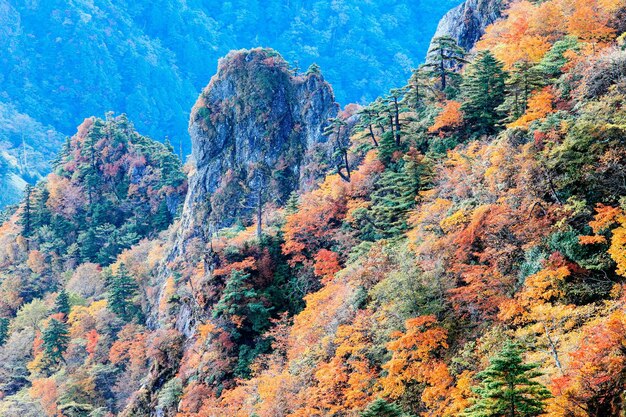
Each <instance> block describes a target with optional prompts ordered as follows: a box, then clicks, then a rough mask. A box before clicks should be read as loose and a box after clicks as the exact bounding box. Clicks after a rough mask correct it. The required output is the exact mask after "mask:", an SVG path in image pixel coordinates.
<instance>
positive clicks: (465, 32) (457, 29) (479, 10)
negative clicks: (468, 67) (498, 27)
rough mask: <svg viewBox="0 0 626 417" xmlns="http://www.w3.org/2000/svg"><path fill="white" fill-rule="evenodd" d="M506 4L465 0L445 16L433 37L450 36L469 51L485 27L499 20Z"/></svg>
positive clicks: (505, 0) (485, 0) (497, 1)
mask: <svg viewBox="0 0 626 417" xmlns="http://www.w3.org/2000/svg"><path fill="white" fill-rule="evenodd" d="M507 3H508V0H466V1H465V2H464V3H462V4H461V5H459V6H457V7H455V8H454V9H452V10H450V11H449V12H448V13H446V14H445V16H444V17H443V18H442V19H441V21H440V22H439V26H437V31H436V32H435V36H434V37H435V38H437V37H440V36H450V37H452V38H454V39H456V41H457V42H458V44H459V45H460V46H462V47H463V48H464V49H465V50H467V51H469V50H471V49H472V48H473V47H474V45H475V44H476V42H478V40H479V39H480V38H481V36H483V34H484V33H485V29H486V28H487V26H489V25H490V24H492V23H493V22H495V21H496V20H497V19H499V18H500V16H501V13H502V10H504V7H505V5H506V4H507Z"/></svg>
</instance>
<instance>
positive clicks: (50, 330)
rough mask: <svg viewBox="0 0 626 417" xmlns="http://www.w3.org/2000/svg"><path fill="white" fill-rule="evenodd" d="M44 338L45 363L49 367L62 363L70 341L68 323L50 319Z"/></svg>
mask: <svg viewBox="0 0 626 417" xmlns="http://www.w3.org/2000/svg"><path fill="white" fill-rule="evenodd" d="M42 339H43V354H44V362H45V364H46V365H47V366H48V367H50V366H54V365H58V364H60V363H61V362H62V361H63V353H64V352H65V350H66V349H67V346H68V344H69V341H70V333H69V330H68V326H67V324H66V323H63V322H62V321H60V320H57V319H50V323H49V324H48V327H46V329H45V330H44V331H43V335H42Z"/></svg>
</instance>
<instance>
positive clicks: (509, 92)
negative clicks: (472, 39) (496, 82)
mask: <svg viewBox="0 0 626 417" xmlns="http://www.w3.org/2000/svg"><path fill="white" fill-rule="evenodd" d="M545 83H546V76H545V74H544V73H543V72H541V71H540V70H539V69H538V68H537V66H533V65H532V64H530V63H528V62H520V63H518V64H516V65H515V68H514V70H513V71H512V72H511V73H510V76H509V77H508V78H507V80H506V99H505V100H504V103H503V104H502V105H501V106H500V108H499V109H498V110H500V111H502V113H503V114H506V115H508V117H507V118H506V119H505V121H506V122H513V121H515V120H517V119H519V118H520V117H521V116H522V115H523V114H524V113H526V107H527V105H528V99H529V98H530V95H531V93H532V92H533V91H534V90H536V89H538V88H541V87H543V86H544V85H545Z"/></svg>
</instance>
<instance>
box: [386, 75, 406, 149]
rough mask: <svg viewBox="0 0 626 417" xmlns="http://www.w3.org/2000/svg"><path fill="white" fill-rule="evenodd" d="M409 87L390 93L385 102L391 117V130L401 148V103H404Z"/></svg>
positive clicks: (395, 89) (396, 89)
mask: <svg viewBox="0 0 626 417" xmlns="http://www.w3.org/2000/svg"><path fill="white" fill-rule="evenodd" d="M407 89H408V87H403V88H394V89H392V90H391V91H390V92H389V95H388V96H387V97H385V99H384V102H385V104H386V105H387V112H388V113H389V115H390V116H391V130H392V131H393V133H394V138H395V140H396V145H397V146H398V147H400V145H401V144H402V142H401V138H402V128H401V126H400V112H401V111H403V110H404V109H402V108H401V107H400V103H401V102H403V101H404V100H403V98H404V96H405V95H406V93H407Z"/></svg>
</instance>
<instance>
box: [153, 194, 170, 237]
mask: <svg viewBox="0 0 626 417" xmlns="http://www.w3.org/2000/svg"><path fill="white" fill-rule="evenodd" d="M172 220H173V217H172V213H170V209H169V207H167V202H166V201H165V200H161V202H160V203H159V207H158V208H157V211H156V213H155V214H154V216H152V226H153V228H154V229H155V230H164V229H166V228H167V227H168V226H169V225H170V224H171V223H172Z"/></svg>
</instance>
